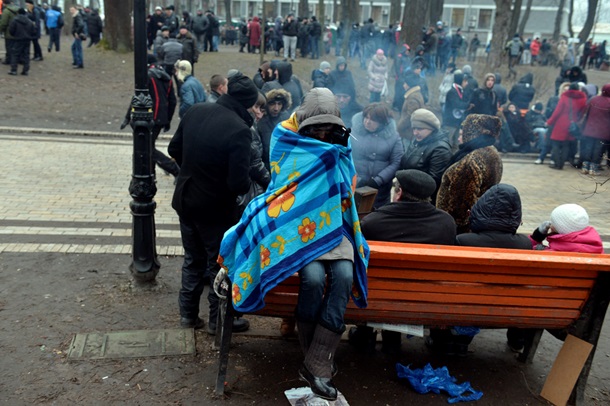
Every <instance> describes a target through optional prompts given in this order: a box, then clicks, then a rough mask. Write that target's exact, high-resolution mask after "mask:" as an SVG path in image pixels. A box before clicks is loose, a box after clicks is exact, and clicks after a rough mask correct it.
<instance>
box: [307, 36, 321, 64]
mask: <svg viewBox="0 0 610 406" xmlns="http://www.w3.org/2000/svg"><path fill="white" fill-rule="evenodd" d="M319 48H320V38H319V37H309V49H311V59H318V58H319V57H320V50H319Z"/></svg>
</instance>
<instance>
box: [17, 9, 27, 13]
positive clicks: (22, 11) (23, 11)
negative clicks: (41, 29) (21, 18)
mask: <svg viewBox="0 0 610 406" xmlns="http://www.w3.org/2000/svg"><path fill="white" fill-rule="evenodd" d="M17 12H18V13H19V14H26V13H27V11H25V9H24V8H20V9H19V10H18V11H17Z"/></svg>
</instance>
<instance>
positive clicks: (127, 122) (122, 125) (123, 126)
mask: <svg viewBox="0 0 610 406" xmlns="http://www.w3.org/2000/svg"><path fill="white" fill-rule="evenodd" d="M128 125H129V118H127V117H125V120H123V122H122V123H121V130H122V129H123V128H125V127H127V126H128Z"/></svg>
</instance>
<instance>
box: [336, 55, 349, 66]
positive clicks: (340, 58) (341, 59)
mask: <svg viewBox="0 0 610 406" xmlns="http://www.w3.org/2000/svg"><path fill="white" fill-rule="evenodd" d="M341 65H345V67H346V68H347V60H346V59H345V57H343V56H338V57H337V62H336V63H335V66H336V67H337V68H339V66H341Z"/></svg>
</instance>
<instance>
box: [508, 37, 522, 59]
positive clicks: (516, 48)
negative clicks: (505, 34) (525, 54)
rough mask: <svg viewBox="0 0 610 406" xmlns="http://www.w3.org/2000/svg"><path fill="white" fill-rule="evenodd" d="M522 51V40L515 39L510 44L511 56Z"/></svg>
mask: <svg viewBox="0 0 610 406" xmlns="http://www.w3.org/2000/svg"><path fill="white" fill-rule="evenodd" d="M520 52H521V41H514V40H513V42H512V44H510V54H511V56H517V55H519V53H520Z"/></svg>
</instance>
